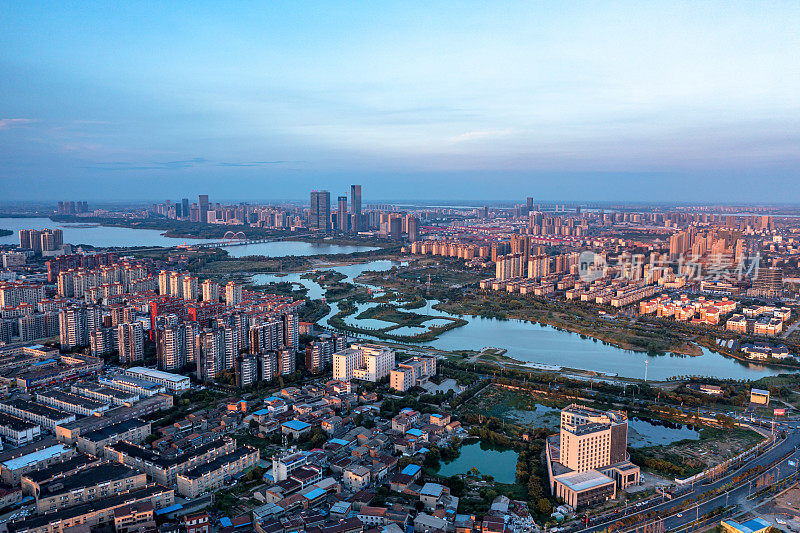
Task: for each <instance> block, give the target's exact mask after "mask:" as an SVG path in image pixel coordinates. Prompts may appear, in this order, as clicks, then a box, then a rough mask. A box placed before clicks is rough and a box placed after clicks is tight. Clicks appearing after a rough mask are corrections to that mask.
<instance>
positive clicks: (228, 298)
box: [225, 281, 242, 306]
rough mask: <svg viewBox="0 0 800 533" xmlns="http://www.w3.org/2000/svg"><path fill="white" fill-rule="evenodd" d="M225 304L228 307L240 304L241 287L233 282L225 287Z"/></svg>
mask: <svg viewBox="0 0 800 533" xmlns="http://www.w3.org/2000/svg"><path fill="white" fill-rule="evenodd" d="M225 303H226V304H227V305H229V306H234V305H239V304H240V303H242V286H241V285H239V284H238V283H236V282H234V281H229V282H228V283H227V284H226V285H225Z"/></svg>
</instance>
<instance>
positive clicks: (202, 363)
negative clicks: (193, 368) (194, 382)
mask: <svg viewBox="0 0 800 533" xmlns="http://www.w3.org/2000/svg"><path fill="white" fill-rule="evenodd" d="M195 357H196V362H197V379H199V380H200V381H211V380H213V379H215V378H216V377H217V374H218V373H219V372H221V371H222V364H223V359H224V357H225V335H224V333H223V331H222V330H221V329H211V328H206V329H204V330H203V331H201V332H199V333H198V334H197V335H196V336H195Z"/></svg>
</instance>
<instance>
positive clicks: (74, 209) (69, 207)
mask: <svg viewBox="0 0 800 533" xmlns="http://www.w3.org/2000/svg"><path fill="white" fill-rule="evenodd" d="M88 212H89V204H88V202H85V201H79V202H75V201H72V200H70V201H62V200H59V201H58V209H56V214H57V215H77V214H80V213H88Z"/></svg>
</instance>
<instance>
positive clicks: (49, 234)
mask: <svg viewBox="0 0 800 533" xmlns="http://www.w3.org/2000/svg"><path fill="white" fill-rule="evenodd" d="M63 244H64V232H63V231H62V230H60V229H58V228H56V229H49V228H44V229H42V230H38V229H21V230H19V247H20V248H22V249H23V250H33V251H34V252H35V253H37V254H46V253H47V252H53V251H55V250H58V249H59V248H60V247H61V246H62V245H63Z"/></svg>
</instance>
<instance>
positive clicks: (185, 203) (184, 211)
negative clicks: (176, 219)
mask: <svg viewBox="0 0 800 533" xmlns="http://www.w3.org/2000/svg"><path fill="white" fill-rule="evenodd" d="M181 216H182V217H183V219H184V220H188V219H189V199H188V198H183V199H182V200H181Z"/></svg>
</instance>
